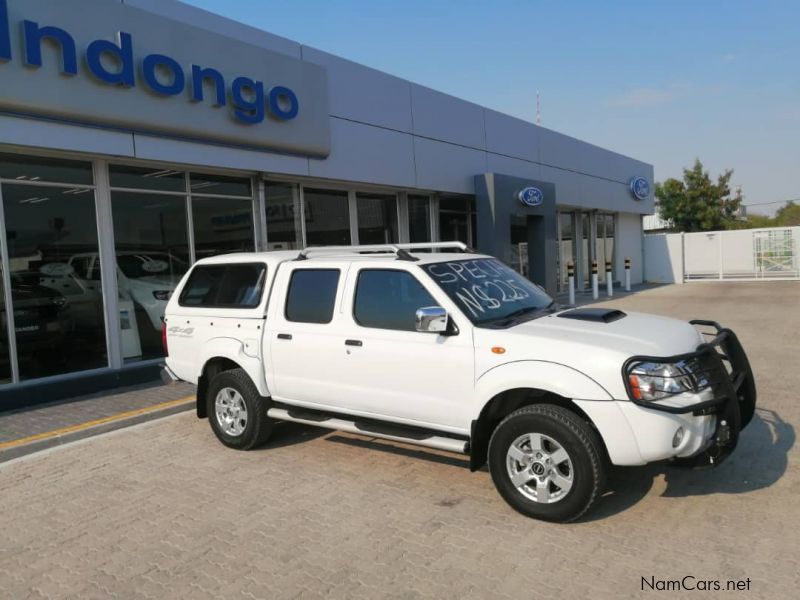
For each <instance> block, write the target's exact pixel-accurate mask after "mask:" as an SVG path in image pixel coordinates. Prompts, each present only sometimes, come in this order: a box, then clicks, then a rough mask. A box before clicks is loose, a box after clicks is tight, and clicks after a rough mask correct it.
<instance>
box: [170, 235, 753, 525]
mask: <svg viewBox="0 0 800 600" xmlns="http://www.w3.org/2000/svg"><path fill="white" fill-rule="evenodd" d="M700 330H704V331H705V332H706V333H705V334H704V333H701V331H700ZM163 336H164V338H163V339H164V344H165V349H168V358H167V359H166V363H167V368H168V370H169V371H170V374H171V375H172V376H173V377H175V378H178V379H182V380H185V381H188V382H191V383H195V384H197V415H198V416H199V417H209V418H210V419H209V420H210V422H211V427H212V429H213V430H214V433H215V434H216V435H217V437H218V438H219V440H220V441H221V442H222V443H223V444H225V445H226V446H229V447H231V448H236V449H242V450H247V449H250V448H254V447H256V446H258V445H260V444H263V443H264V442H265V441H266V440H267V438H268V437H269V435H270V433H271V432H272V430H273V424H274V423H275V422H276V421H294V422H299V423H307V424H309V425H315V426H319V427H325V428H329V429H336V430H344V431H348V432H353V433H360V434H364V435H368V436H372V437H376V438H385V439H389V440H395V441H399V442H404V443H411V444H418V445H421V446H427V447H430V448H436V449H439V450H445V451H453V452H460V453H464V454H468V455H469V456H470V464H471V468H472V469H473V470H476V469H479V468H480V467H482V466H483V465H485V464H486V463H487V462H488V465H489V471H490V473H491V476H492V479H493V481H494V483H495V486H496V487H497V490H498V491H499V492H500V494H501V495H502V497H503V498H504V499H505V500H506V501H507V502H508V503H509V504H510V505H511V506H512V507H513V508H514V509H516V510H517V511H519V512H521V513H523V514H525V515H527V516H530V517H535V518H538V519H544V520H548V521H562V522H563V521H570V520H573V519H576V518H578V517H579V516H581V515H582V514H583V513H584V512H586V511H587V510H588V509H589V507H590V506H591V505H592V503H593V502H594V501H595V500H596V499H597V497H598V495H599V494H600V493H601V492H602V488H603V484H604V479H605V475H606V472H607V469H608V465H609V464H614V465H643V464H646V463H649V462H652V461H660V460H665V459H671V460H672V461H673V462H675V463H678V464H684V465H690V466H699V465H713V464H717V463H719V462H720V461H721V460H722V459H724V458H725V457H726V456H728V455H729V454H730V453H731V451H732V450H733V448H734V447H735V446H736V442H737V439H738V436H739V432H740V431H741V429H742V428H743V427H744V426H745V425H747V423H748V422H749V421H750V419H751V418H752V416H753V411H754V409H755V402H756V391H755V385H754V380H753V375H752V372H751V370H750V366H749V364H748V360H747V357H746V355H745V353H744V351H743V349H742V346H741V344H740V343H739V342H738V340H737V338H736V336H735V335H734V333H733V332H732V331H731V330H729V329H724V328H722V327H720V326H719V325H717V324H716V323H714V322H711V321H692V322H691V324H690V323H685V322H682V321H678V320H675V319H668V318H664V317H658V316H652V315H645V314H636V313H627V314H626V313H624V312H621V311H619V310H613V309H607V308H571V307H568V308H566V309H564V308H560V307H558V306H556V304H555V302H554V301H553V299H552V298H551V297H550V296H548V295H547V294H546V293H545V292H544V290H543V289H542V288H541V287H539V286H537V285H535V284H533V283H531V282H530V281H529V280H527V279H525V278H524V277H522V276H521V275H519V274H518V273H516V272H515V271H513V270H512V269H510V268H509V267H507V266H506V265H504V264H503V263H501V262H500V261H499V260H497V259H495V258H493V257H491V256H486V255H481V254H476V253H473V252H472V251H470V250H469V249H467V248H466V247H465V246H464V245H463V244H460V243H438V244H398V245H386V246H354V247H324V248H310V249H307V250H303V251H301V252H298V251H293V252H290V251H281V252H266V253H247V254H229V255H225V256H217V257H214V258H207V259H203V260H200V261H198V262H197V263H196V264H195V265H194V266H193V268H192V269H191V270H190V271H189V272H188V273H187V274H186V275H185V276H184V277H183V279H182V280H181V282H180V284H179V285H178V287H177V288H176V291H175V293H174V294H173V295H172V298H171V299H170V301H169V303H168V305H167V309H166V316H165V323H164V333H163Z"/></svg>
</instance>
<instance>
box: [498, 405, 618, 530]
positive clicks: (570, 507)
mask: <svg viewBox="0 0 800 600" xmlns="http://www.w3.org/2000/svg"><path fill="white" fill-rule="evenodd" d="M528 434H539V435H544V436H546V437H545V438H541V437H538V436H537V438H536V439H537V440H539V441H540V442H539V443H540V446H541V447H542V448H543V452H542V453H541V456H543V459H542V460H541V461H540V460H538V459H535V456H536V454H537V453H536V451H532V452H531V455H530V457H529V456H528V455H527V454H526V455H525V456H526V460H531V461H532V462H531V463H530V464H528V465H527V466H524V467H523V465H524V464H527V463H522V462H513V461H514V460H515V459H514V458H509V451H510V449H511V446H512V445H513V444H514V442H515V441H517V440H519V439H520V438H522V437H523V436H526V435H528ZM548 438H549V439H548ZM542 440H543V441H542ZM553 442H555V443H553ZM524 443H525V442H524V441H523V444H524ZM529 444H530V446H531V447H532V445H533V444H532V443H531V442H529ZM559 446H560V447H561V448H563V450H564V451H566V453H567V455H568V459H569V461H570V462H571V466H572V468H571V469H570V468H569V463H568V462H567V461H562V462H560V463H559V465H558V466H555V468H554V469H553V470H551V471H545V472H544V473H543V477H542V483H540V485H542V486H543V488H544V489H543V491H542V492H541V493H542V497H543V496H544V495H545V494H547V495H548V498H550V499H553V500H555V501H553V502H552V503H549V504H548V503H544V502H539V501H537V500H536V499H535V498H531V497H529V495H533V496H535V497H538V496H539V492H538V488H536V486H537V479H538V478H534V477H533V473H534V472H536V471H535V469H538V470H540V471H541V470H542V469H549V468H551V467H552V465H548V464H545V462H544V461H545V460H546V459H547V458H548V457H553V461H552V462H555V461H556V460H557V459H558V458H559V457H561V456H563V454H558V455H556V454H555V452H556V451H557V448H558V447H559ZM603 456H604V454H603V451H602V444H601V442H600V440H599V438H598V436H597V433H596V432H595V431H594V430H593V429H592V427H591V426H590V425H589V424H588V423H587V422H586V421H585V420H583V419H582V418H581V417H580V416H578V415H576V414H575V413H573V412H571V411H569V410H567V409H564V408H562V407H560V406H555V405H553V404H535V405H531V406H525V407H523V408H520V409H519V410H516V411H514V412H513V413H511V414H510V415H508V416H507V417H506V418H505V419H503V421H501V422H500V424H499V425H498V426H497V428H496V429H495V430H494V432H493V433H492V438H491V440H490V441H489V471H490V473H491V475H492V480H493V481H494V485H495V487H496V488H497V491H498V492H499V493H500V495H501V496H502V497H503V499H504V500H505V501H506V502H508V504H509V505H510V506H511V507H512V508H513V509H514V510H516V511H518V512H520V513H522V514H523V515H525V516H527V517H532V518H534V519H540V520H542V521H555V522H559V523H565V522H568V521H574V520H575V519H577V518H578V517H580V516H581V515H583V514H584V513H585V512H586V511H587V510H589V507H591V506H592V504H593V503H594V501H595V500H596V499H597V497H598V496H599V495H600V493H601V492H602V490H603V486H604V484H605V478H606V465H605V461H604V459H603ZM509 461H512V466H509ZM534 463H538V464H534ZM516 469H519V471H518V475H520V476H522V479H525V478H527V477H528V476H529V475H528V474H530V476H531V480H530V481H528V482H527V483H525V484H523V486H522V489H518V488H517V486H516V485H515V484H514V483H513V482H512V480H511V473H510V472H509V471H510V470H516ZM526 469H529V471H527V472H526ZM555 469H558V471H555ZM548 473H555V475H554V476H553V480H552V482H551V480H550V479H549V477H548ZM556 477H558V479H556ZM567 479H569V480H570V482H571V487H569V489H568V490H567V491H566V492H565V491H564V490H563V488H559V487H558V486H557V485H556V483H555V482H556V481H564V480H567ZM531 483H532V485H533V487H534V488H535V489H534V490H533V491H531V489H530V487H529V486H530V485H531ZM567 487H568V486H567V485H564V488H567ZM526 493H527V494H528V495H526Z"/></svg>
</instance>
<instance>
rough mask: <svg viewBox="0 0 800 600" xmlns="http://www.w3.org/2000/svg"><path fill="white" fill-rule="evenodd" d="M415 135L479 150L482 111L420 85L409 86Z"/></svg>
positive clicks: (483, 134) (482, 142) (481, 146)
mask: <svg viewBox="0 0 800 600" xmlns="http://www.w3.org/2000/svg"><path fill="white" fill-rule="evenodd" d="M411 110H412V113H413V116H414V134H415V135H419V136H422V137H427V138H432V139H435V140H442V141H444V142H450V143H452V144H459V145H460V146H468V147H470V148H475V149H478V150H484V149H485V148H486V132H485V130H484V127H483V108H482V107H480V106H478V105H477V104H472V103H471V102H467V101H466V100H461V99H459V98H454V97H453V96H448V95H447V94H443V93H442V92H437V91H435V90H432V89H430V88H426V87H423V86H421V85H416V84H411Z"/></svg>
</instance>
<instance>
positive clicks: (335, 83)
mask: <svg viewBox="0 0 800 600" xmlns="http://www.w3.org/2000/svg"><path fill="white" fill-rule="evenodd" d="M303 60H305V61H307V62H310V63H314V64H317V65H321V66H323V67H325V68H326V69H327V71H328V79H329V86H330V88H329V89H330V91H329V96H330V113H331V115H333V116H336V117H341V118H343V119H350V120H351V121H358V122H360V123H367V124H369V125H377V126H379V127H386V128H387V129H394V130H396V131H403V132H407V133H410V132H411V84H410V83H409V82H408V81H405V80H403V79H400V78H398V77H394V76H392V75H388V74H386V73H383V72H381V71H377V70H375V69H370V68H369V67H365V66H363V65H360V64H358V63H354V62H352V61H349V60H345V59H344V58H339V57H338V56H334V55H333V54H328V53H327V52H322V51H320V50H315V49H314V48H310V47H308V46H304V47H303Z"/></svg>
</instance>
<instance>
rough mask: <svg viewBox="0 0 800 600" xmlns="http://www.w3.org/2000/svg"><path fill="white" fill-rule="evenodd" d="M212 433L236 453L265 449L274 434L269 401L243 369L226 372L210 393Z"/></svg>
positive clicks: (209, 406)
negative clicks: (268, 439) (261, 447)
mask: <svg viewBox="0 0 800 600" xmlns="http://www.w3.org/2000/svg"><path fill="white" fill-rule="evenodd" d="M206 408H207V411H208V412H207V414H208V420H209V422H210V423H211V429H212V430H213V431H214V434H215V435H216V436H217V439H219V441H220V442H222V443H223V444H225V445H226V446H228V447H229V448H235V449H236V450H251V449H253V448H257V447H259V446H261V445H263V444H264V443H265V442H266V441H267V438H269V435H270V433H272V419H270V418H269V417H268V416H267V401H266V398H264V397H262V396H261V394H259V393H258V390H257V389H256V386H255V384H253V381H252V380H251V379H250V377H249V376H248V375H247V373H245V372H244V370H243V369H232V370H230V371H223V372H222V373H219V374H218V375H216V376H215V377H214V379H212V380H211V383H210V384H209V386H208V389H207V391H206Z"/></svg>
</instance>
